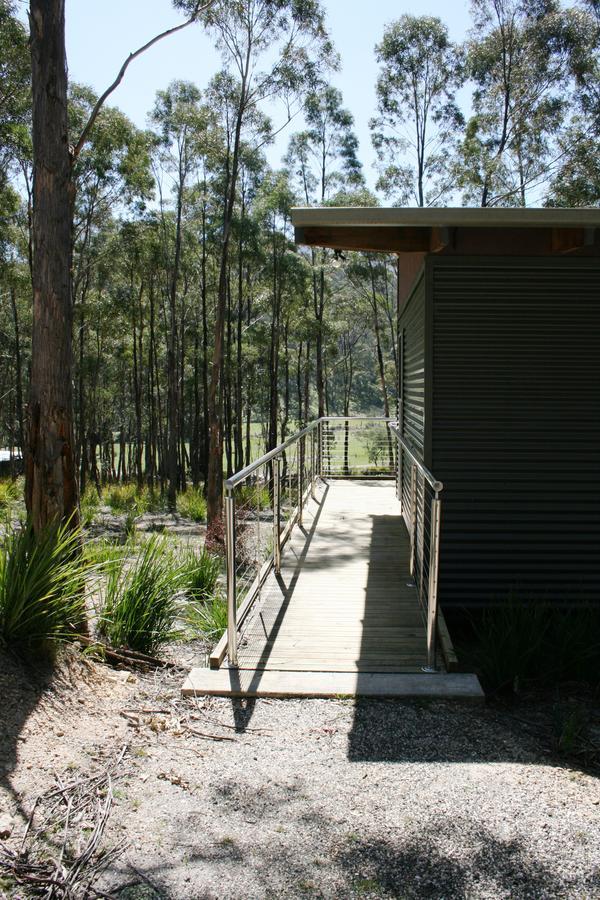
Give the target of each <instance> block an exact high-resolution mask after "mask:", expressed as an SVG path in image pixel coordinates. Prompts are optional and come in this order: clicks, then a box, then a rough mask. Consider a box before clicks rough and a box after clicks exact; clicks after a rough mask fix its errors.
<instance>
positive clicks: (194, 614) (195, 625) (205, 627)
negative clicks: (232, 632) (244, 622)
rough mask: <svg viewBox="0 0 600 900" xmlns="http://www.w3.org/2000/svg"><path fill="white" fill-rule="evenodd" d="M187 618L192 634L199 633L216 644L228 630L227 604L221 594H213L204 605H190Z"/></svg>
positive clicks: (186, 614)
mask: <svg viewBox="0 0 600 900" xmlns="http://www.w3.org/2000/svg"><path fill="white" fill-rule="evenodd" d="M185 618H186V622H187V624H188V626H189V628H190V629H191V631H192V634H194V632H198V631H199V632H201V633H202V634H203V635H204V637H205V638H206V639H207V640H209V641H213V642H216V641H218V640H219V638H220V637H221V635H223V634H224V632H225V631H226V629H227V603H226V601H225V600H224V599H223V597H222V596H221V595H220V594H213V596H212V597H211V598H210V599H208V600H206V601H204V602H203V603H190V604H189V606H188V607H187V609H186V613H185Z"/></svg>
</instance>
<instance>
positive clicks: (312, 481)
mask: <svg viewBox="0 0 600 900" xmlns="http://www.w3.org/2000/svg"><path fill="white" fill-rule="evenodd" d="M315 481H316V476H315V430H314V428H313V430H312V431H311V433H310V496H311V497H312V498H313V500H314V499H315Z"/></svg>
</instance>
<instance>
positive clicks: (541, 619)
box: [462, 597, 600, 692]
mask: <svg viewBox="0 0 600 900" xmlns="http://www.w3.org/2000/svg"><path fill="white" fill-rule="evenodd" d="M472 631H473V634H472V638H471V639H470V640H469V641H467V642H466V643H465V645H464V647H463V648H462V652H463V654H464V659H465V662H466V663H467V665H469V666H473V667H474V668H475V670H476V671H477V672H478V673H479V674H480V675H481V676H482V679H483V681H484V686H485V687H486V689H488V690H491V691H506V690H508V691H514V692H518V691H519V690H520V689H521V688H522V687H523V686H524V685H525V684H528V683H529V684H532V683H536V684H549V683H556V682H560V681H566V680H575V681H590V682H597V681H598V679H599V677H600V610H599V609H597V608H594V607H592V606H582V607H573V608H572V609H556V608H555V607H552V606H549V605H547V604H545V603H541V602H540V603H535V602H532V603H523V602H520V601H519V599H518V598H516V597H511V598H510V599H509V600H508V601H507V602H506V603H504V604H501V605H498V606H495V607H490V608H488V609H485V610H483V611H482V612H481V613H480V614H479V615H477V616H475V615H473V617H472Z"/></svg>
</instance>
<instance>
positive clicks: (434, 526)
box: [427, 495, 442, 672]
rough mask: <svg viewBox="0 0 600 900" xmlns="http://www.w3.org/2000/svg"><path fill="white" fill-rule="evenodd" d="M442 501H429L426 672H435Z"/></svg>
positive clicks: (435, 498) (436, 498)
mask: <svg viewBox="0 0 600 900" xmlns="http://www.w3.org/2000/svg"><path fill="white" fill-rule="evenodd" d="M441 506H442V501H441V500H440V499H439V497H438V496H437V495H436V496H435V497H434V498H433V500H432V501H431V542H430V550H429V591H428V597H427V671H429V672H435V671H436V668H435V654H436V636H437V611H438V570H439V564H440V518H441Z"/></svg>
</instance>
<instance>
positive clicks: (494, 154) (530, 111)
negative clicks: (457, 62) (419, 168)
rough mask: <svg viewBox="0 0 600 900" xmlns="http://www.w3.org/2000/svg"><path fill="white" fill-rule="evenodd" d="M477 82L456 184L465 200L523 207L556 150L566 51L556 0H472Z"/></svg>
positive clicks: (471, 69) (470, 68)
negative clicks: (461, 189)
mask: <svg viewBox="0 0 600 900" xmlns="http://www.w3.org/2000/svg"><path fill="white" fill-rule="evenodd" d="M471 9H472V15H473V23H474V24H473V28H472V30H471V33H470V37H469V40H468V42H467V47H466V69H467V73H468V75H469V77H470V79H471V80H472V81H473V82H474V84H475V91H474V94H473V104H472V105H473V115H472V116H471V118H470V119H469V121H468V123H467V128H466V133H465V139H464V143H463V147H462V163H461V164H460V165H459V171H458V183H459V186H461V187H462V188H463V191H464V198H465V200H466V201H467V202H468V203H476V204H479V205H481V206H498V205H500V206H512V205H521V206H525V205H526V204H527V202H528V197H529V192H530V191H531V190H532V189H533V188H537V189H538V190H539V189H540V186H541V185H543V184H544V183H545V182H547V181H548V179H549V176H550V174H551V172H552V170H553V168H554V167H555V165H556V160H557V158H558V157H559V156H560V151H558V150H557V148H556V139H557V137H558V136H559V134H560V130H561V127H562V124H563V120H564V114H565V111H566V106H567V97H568V83H567V82H568V68H569V50H568V47H567V45H566V43H565V41H564V39H563V37H564V36H563V31H564V21H563V16H562V14H561V10H560V6H559V4H558V2H557V0H541V2H539V0H525V2H523V0H473V2H472V6H471Z"/></svg>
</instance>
